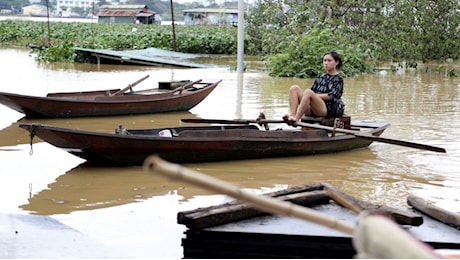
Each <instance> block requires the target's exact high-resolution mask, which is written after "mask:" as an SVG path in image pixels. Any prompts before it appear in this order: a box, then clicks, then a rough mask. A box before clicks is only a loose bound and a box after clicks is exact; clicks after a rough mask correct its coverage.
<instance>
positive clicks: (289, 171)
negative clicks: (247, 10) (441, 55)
mask: <svg viewBox="0 0 460 260" xmlns="http://www.w3.org/2000/svg"><path fill="white" fill-rule="evenodd" d="M0 57H1V60H2V62H1V63H0V71H1V75H2V77H1V78H0V81H1V84H0V91H2V92H12V93H19V94H28V95H37V96H45V95H46V94H47V93H49V92H64V91H75V90H96V89H105V88H124V87H126V86H127V85H128V84H130V83H132V82H134V81H136V80H137V79H139V78H142V77H143V76H145V75H147V74H148V75H150V77H149V78H148V79H147V80H145V81H144V82H142V83H141V84H139V85H137V86H136V88H137V89H142V88H150V87H153V86H156V84H157V82H159V81H168V80H184V79H191V80H196V79H208V78H209V79H222V80H223V81H222V83H221V84H220V85H219V87H218V88H217V89H216V90H215V91H214V92H212V93H211V94H210V95H209V96H208V97H207V98H206V99H205V100H204V101H203V102H202V103H200V104H199V105H198V106H196V107H195V108H193V109H191V110H190V111H187V112H175V113H162V114H149V115H136V116H122V117H99V118H75V119H40V120H38V119H36V120H30V119H24V118H23V115H22V114H20V113H18V112H16V111H14V110H11V109H9V108H7V107H5V106H3V105H0V113H1V118H0V158H1V162H2V163H1V164H0V170H1V184H0V191H1V194H2V203H1V206H0V212H2V213H16V214H35V215H46V216H50V217H52V218H53V219H56V220H58V221H60V222H62V223H64V224H66V225H68V226H70V227H71V228H74V229H76V230H78V231H80V232H82V233H83V234H85V235H87V236H89V237H90V238H92V239H95V240H97V241H101V242H102V243H104V244H106V245H109V246H112V247H118V251H117V253H116V254H115V256H114V257H117V258H125V257H130V258H137V257H139V258H180V257H182V248H181V246H180V242H181V241H180V239H181V238H182V237H183V234H182V233H183V231H184V230H185V227H184V226H182V225H178V224H177V223H176V214H177V212H178V211H183V210H188V209H194V208H198V207H204V206H208V205H212V204H220V203H223V202H226V201H228V200H230V198H228V197H226V196H223V195H220V194H215V193H212V192H209V191H206V190H203V189H201V188H197V187H194V186H191V185H189V184H187V183H180V182H174V181H170V180H168V179H165V178H163V177H160V176H156V175H151V174H147V173H146V172H144V171H143V170H142V168H141V167H95V166H89V165H86V164H85V161H84V160H82V159H80V158H77V157H75V156H73V155H70V154H68V153H66V152H64V151H62V150H59V149H57V148H55V147H53V146H51V145H49V144H47V143H44V142H40V141H39V140H36V139H35V140H34V141H35V142H34V144H33V145H32V147H31V146H30V140H29V137H28V133H27V132H26V131H24V130H23V129H19V128H18V125H19V124H20V123H23V122H40V123H44V124H50V125H56V126H65V127H72V128H79V129H88V130H96V131H104V132H113V131H114V129H115V128H117V127H118V125H123V126H124V127H126V128H150V127H163V126H177V125H181V124H183V123H180V119H181V118H196V117H199V118H219V119H235V118H245V119H256V118H257V116H258V115H259V113H260V112H264V113H265V115H266V117H267V118H270V119H281V117H282V116H283V115H284V114H286V113H287V111H288V96H287V92H288V89H289V86H290V85H292V84H300V85H301V86H303V87H310V86H311V84H312V82H313V79H293V78H273V77H270V76H268V75H267V72H265V71H258V70H253V69H251V65H249V66H248V67H249V70H248V71H247V72H245V73H244V75H243V76H242V77H238V75H237V74H236V72H235V71H234V70H233V69H232V67H233V66H234V63H235V62H234V61H230V63H233V64H230V65H229V66H228V67H226V66H220V67H217V68H210V69H166V68H156V67H146V66H125V65H99V66H98V65H91V64H47V63H38V62H36V61H35V60H34V57H33V55H31V54H29V50H27V49H22V50H21V49H0ZM216 63H218V62H217V61H216ZM219 64H222V62H219ZM345 65H346V64H345ZM446 67H447V68H455V69H456V71H459V70H460V64H459V63H449V64H448V65H446V66H445V67H442V66H439V65H435V64H432V65H421V66H420V67H419V69H418V70H417V71H413V70H400V71H398V72H396V73H392V72H389V71H385V70H384V71H381V72H380V73H377V74H374V75H362V76H359V77H354V78H346V79H345V93H344V97H343V98H344V101H345V102H346V104H347V106H346V113H347V114H348V115H350V116H351V118H352V120H353V119H357V120H381V121H387V122H389V123H391V127H390V128H389V129H387V130H386V131H385V132H384V133H383V135H382V136H383V137H388V138H395V139H401V140H407V141H412V142H419V143H424V144H429V145H435V146H440V147H444V148H445V149H446V150H447V153H446V154H440V153H434V152H430V151H424V150H417V149H413V148H407V147H401V146H395V145H390V144H384V143H378V142H374V143H373V144H372V145H370V147H369V148H367V149H362V150H356V151H350V152H343V153H336V154H328V155H315V156H305V157H295V158H276V159H262V160H245V161H229V162H215V163H201V164H186V165H185V166H186V167H189V168H191V169H194V170H198V171H200V172H203V173H206V174H209V175H211V176H214V177H217V178H219V179H222V180H225V181H228V182H231V183H233V184H236V185H238V186H241V187H243V188H246V189H248V190H250V191H253V192H255V193H260V192H266V191H270V190H274V189H281V188H286V187H291V186H296V185H304V184H311V183H319V182H329V183H331V184H333V185H335V186H336V187H338V188H339V189H341V190H343V191H345V192H347V193H349V194H351V195H353V196H356V197H358V198H360V199H363V200H365V201H369V202H374V203H377V204H382V205H389V206H402V207H407V204H406V198H407V196H408V195H409V194H411V193H415V194H417V195H420V196H423V197H424V198H427V199H431V200H434V201H436V202H437V203H438V204H439V205H441V206H444V207H446V208H449V209H452V210H454V211H457V212H459V211H460V202H459V197H458V194H459V189H460V178H458V175H459V171H458V168H459V166H460V144H459V142H458V138H457V135H458V134H459V130H458V129H460V105H459V104H460V80H459V78H447V77H445V73H444V70H445V69H446ZM271 127H273V128H275V127H286V126H283V125H273V126H271ZM56 250H59V249H56ZM112 256H113V255H112Z"/></svg>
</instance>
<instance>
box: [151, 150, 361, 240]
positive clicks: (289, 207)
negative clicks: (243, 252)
mask: <svg viewBox="0 0 460 260" xmlns="http://www.w3.org/2000/svg"><path fill="white" fill-rule="evenodd" d="M144 170H145V171H147V172H149V173H158V174H161V175H164V176H167V177H169V178H170V179H173V180H177V181H184V182H187V183H192V184H194V185H197V186H200V187H202V188H205V189H208V190H211V191H214V192H219V193H223V194H226V195H229V196H231V197H233V198H235V199H238V200H241V201H244V202H246V203H248V204H251V205H252V206H253V207H255V208H257V209H259V210H262V211H265V212H268V213H271V214H276V215H284V216H289V217H295V218H299V219H303V220H306V221H309V222H313V223H316V224H319V225H322V226H325V227H328V228H331V229H334V230H338V231H341V232H343V233H346V234H349V235H353V232H354V226H353V225H351V224H349V223H347V222H344V221H341V220H339V219H336V218H334V217H331V216H328V215H325V214H322V213H319V212H317V211H314V210H312V209H309V208H305V207H302V206H299V205H296V204H293V203H289V202H284V201H280V200H278V199H275V198H272V197H268V196H265V195H254V194H251V193H248V192H245V191H243V190H241V189H240V188H238V187H237V186H236V185H233V184H231V183H228V182H225V181H222V180H219V179H216V178H214V177H211V176H209V175H205V174H202V173H200V172H197V171H194V170H191V169H188V168H185V167H182V166H180V165H178V164H173V163H169V162H167V161H164V160H162V159H161V158H160V157H159V156H157V155H153V156H150V157H148V158H147V159H146V160H145V162H144Z"/></svg>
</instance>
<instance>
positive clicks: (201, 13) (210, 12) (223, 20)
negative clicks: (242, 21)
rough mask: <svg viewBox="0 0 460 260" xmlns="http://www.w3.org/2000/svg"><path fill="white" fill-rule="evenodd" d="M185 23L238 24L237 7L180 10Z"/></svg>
mask: <svg viewBox="0 0 460 260" xmlns="http://www.w3.org/2000/svg"><path fill="white" fill-rule="evenodd" d="M182 12H183V13H184V24H186V25H193V24H197V25H228V26H238V9H226V8H195V9H188V10H184V11H182Z"/></svg>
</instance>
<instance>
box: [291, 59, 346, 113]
mask: <svg viewBox="0 0 460 260" xmlns="http://www.w3.org/2000/svg"><path fill="white" fill-rule="evenodd" d="M323 66H324V69H326V73H323V74H321V75H320V76H319V77H317V78H316V79H315V82H314V83H313V86H312V87H311V89H307V90H305V91H303V90H302V89H301V88H300V87H299V86H298V85H292V86H291V87H290V89H289V108H290V114H289V115H288V118H289V120H290V121H295V122H298V121H300V120H301V118H302V117H303V116H313V117H327V118H334V117H341V116H342V115H343V112H344V110H345V104H344V103H343V101H342V99H341V97H342V94H343V78H342V76H340V75H339V71H340V70H341V69H342V58H341V57H340V55H339V54H338V53H337V52H335V51H331V52H327V53H325V54H324V55H323Z"/></svg>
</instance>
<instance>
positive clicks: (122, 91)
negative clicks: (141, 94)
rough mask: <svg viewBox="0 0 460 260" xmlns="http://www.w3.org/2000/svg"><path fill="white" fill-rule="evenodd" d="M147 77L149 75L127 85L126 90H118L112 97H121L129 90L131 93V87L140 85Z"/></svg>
mask: <svg viewBox="0 0 460 260" xmlns="http://www.w3.org/2000/svg"><path fill="white" fill-rule="evenodd" d="M148 77H150V75H146V76H144V77H143V78H141V79H138V80H136V81H135V82H133V83H131V84H129V85H128V86H127V87H126V88H124V89H122V90H119V91H117V92H115V93H113V94H112V96H121V95H123V94H124V93H125V92H126V91H128V90H129V89H130V90H131V91H133V87H134V86H136V85H137V84H139V83H141V82H142V81H144V80H145V79H146V78H148Z"/></svg>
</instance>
